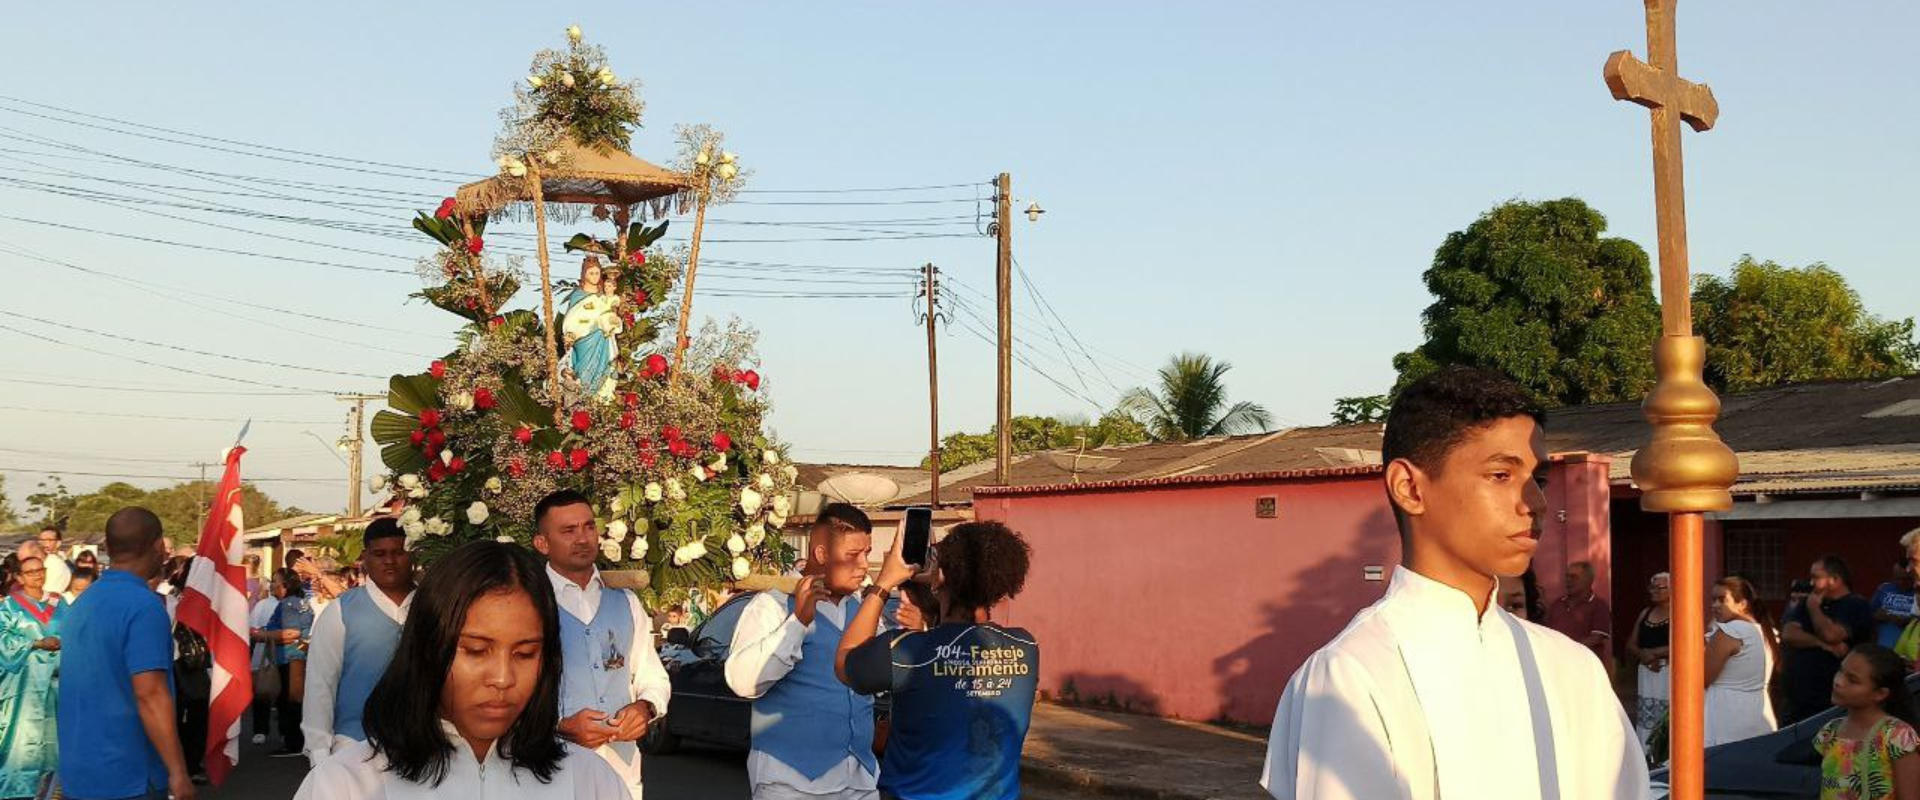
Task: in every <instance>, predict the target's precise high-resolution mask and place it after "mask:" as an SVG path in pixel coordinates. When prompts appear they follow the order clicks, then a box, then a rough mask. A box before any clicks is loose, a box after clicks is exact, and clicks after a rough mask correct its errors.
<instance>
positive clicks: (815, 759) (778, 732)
mask: <svg viewBox="0 0 1920 800" xmlns="http://www.w3.org/2000/svg"><path fill="white" fill-rule="evenodd" d="M793 605H794V599H793V597H792V596H791V595H789V596H788V597H787V610H788V611H789V612H791V611H792V610H793ZM859 612H860V600H859V599H858V598H855V599H854V600H853V602H852V603H849V604H848V605H847V608H846V615H847V618H848V619H852V618H853V616H854V615H855V614H858V613H859ZM841 631H842V629H841V628H840V627H839V626H836V625H834V624H833V622H832V621H831V620H829V619H827V616H826V615H825V614H819V615H816V616H814V618H813V631H812V632H811V633H808V634H807V638H806V641H805V643H804V644H802V645H801V651H800V653H801V654H800V663H798V664H795V665H793V671H791V672H788V673H787V675H786V677H784V678H781V679H780V681H779V682H778V683H775V684H774V685H773V688H772V689H770V690H768V691H767V693H766V694H764V695H761V696H760V699H758V700H755V701H753V749H755V750H758V751H760V752H762V753H766V754H767V755H770V756H773V757H774V758H776V759H779V760H780V763H782V764H786V765H787V766H789V767H792V768H793V769H794V770H795V771H796V772H799V773H800V774H801V775H805V776H806V777H807V779H808V780H814V779H818V778H819V777H820V776H822V775H825V774H827V773H828V772H829V771H831V770H832V769H833V768H834V767H836V766H839V764H840V762H842V761H845V760H847V757H848V756H852V757H854V758H856V759H859V761H860V765H861V766H864V767H866V768H867V771H868V772H871V773H873V774H876V775H877V774H879V773H880V764H879V761H878V760H877V759H875V758H874V757H873V698H871V697H867V696H865V695H861V694H855V693H854V691H853V690H852V689H849V688H847V685H846V684H844V683H841V682H840V678H839V677H838V676H836V675H834V673H833V661H834V657H835V656H837V655H838V654H839V650H840V633H841Z"/></svg>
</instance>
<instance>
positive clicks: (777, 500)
mask: <svg viewBox="0 0 1920 800" xmlns="http://www.w3.org/2000/svg"><path fill="white" fill-rule="evenodd" d="M792 510H793V501H792V500H788V499H787V496H786V495H784V494H777V495H774V496H773V513H775V514H779V515H780V516H783V517H784V516H786V515H787V512H789V511H792Z"/></svg>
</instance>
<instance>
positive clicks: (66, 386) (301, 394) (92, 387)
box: [0, 378, 310, 450]
mask: <svg viewBox="0 0 1920 800" xmlns="http://www.w3.org/2000/svg"><path fill="white" fill-rule="evenodd" d="M7 383H18V384H25V385H27V386H54V387H59V388H62V389H86V390H88V391H95V392H139V393H141V394H196V395H197V394H211V395H222V396H235V395H244V396H248V397H306V396H308V395H309V394H310V393H308V392H251V391H242V390H238V389H235V390H223V389H150V388H147V387H143V386H101V385H98V384H90V383H65V382H60V381H42V380H34V379H31V378H8V379H7ZM4 449H6V448H3V447H0V450H4Z"/></svg>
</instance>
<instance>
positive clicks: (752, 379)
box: [739, 370, 760, 392]
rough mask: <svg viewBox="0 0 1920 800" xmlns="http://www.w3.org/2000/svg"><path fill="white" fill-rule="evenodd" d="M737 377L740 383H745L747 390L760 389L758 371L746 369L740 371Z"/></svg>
mask: <svg viewBox="0 0 1920 800" xmlns="http://www.w3.org/2000/svg"><path fill="white" fill-rule="evenodd" d="M739 377H740V383H741V384H743V385H745V386H746V387H747V389H748V390H749V391H755V392H757V391H760V373H758V372H754V371H753V370H747V371H745V372H742V373H740V376H739Z"/></svg>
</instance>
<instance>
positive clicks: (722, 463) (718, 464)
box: [713, 453, 727, 472]
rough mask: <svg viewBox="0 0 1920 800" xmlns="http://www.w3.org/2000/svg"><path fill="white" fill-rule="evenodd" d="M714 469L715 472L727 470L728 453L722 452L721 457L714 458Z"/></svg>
mask: <svg viewBox="0 0 1920 800" xmlns="http://www.w3.org/2000/svg"><path fill="white" fill-rule="evenodd" d="M713 471H714V472H726V471H727V454H726V453H721V454H720V457H719V458H716V459H714V460H713Z"/></svg>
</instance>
